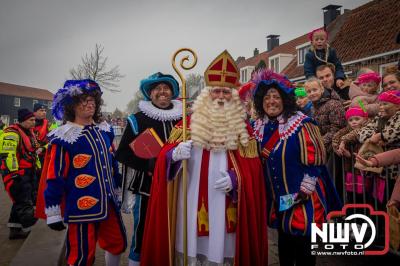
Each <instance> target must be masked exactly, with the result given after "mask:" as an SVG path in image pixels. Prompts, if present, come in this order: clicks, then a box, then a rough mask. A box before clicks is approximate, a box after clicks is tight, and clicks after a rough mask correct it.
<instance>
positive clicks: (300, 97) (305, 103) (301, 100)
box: [294, 87, 312, 117]
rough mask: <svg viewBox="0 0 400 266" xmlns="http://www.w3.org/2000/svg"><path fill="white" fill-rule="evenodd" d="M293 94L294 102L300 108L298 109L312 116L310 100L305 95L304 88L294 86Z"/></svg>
mask: <svg viewBox="0 0 400 266" xmlns="http://www.w3.org/2000/svg"><path fill="white" fill-rule="evenodd" d="M294 94H295V95H296V104H297V106H298V107H299V108H300V111H301V112H303V114H305V115H307V116H309V117H312V102H311V101H310V100H309V99H308V97H307V92H306V89H305V88H303V87H299V88H296V89H295V90H294Z"/></svg>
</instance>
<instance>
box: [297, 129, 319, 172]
mask: <svg viewBox="0 0 400 266" xmlns="http://www.w3.org/2000/svg"><path fill="white" fill-rule="evenodd" d="M298 137H299V142H300V158H301V162H302V163H303V164H304V165H307V166H312V165H324V164H325V162H326V150H325V146H324V143H323V140H322V137H321V133H320V131H319V128H318V126H316V125H315V124H313V123H311V122H306V123H304V124H303V127H302V128H301V130H300V131H299V134H298Z"/></svg>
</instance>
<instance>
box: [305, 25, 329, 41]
mask: <svg viewBox="0 0 400 266" xmlns="http://www.w3.org/2000/svg"><path fill="white" fill-rule="evenodd" d="M317 31H323V32H325V34H326V38H327V39H328V32H327V31H326V30H325V29H324V27H321V28H318V29H315V30H313V31H311V32H310V33H309V34H308V39H309V40H310V41H312V40H313V36H314V34H315V33H316V32H317Z"/></svg>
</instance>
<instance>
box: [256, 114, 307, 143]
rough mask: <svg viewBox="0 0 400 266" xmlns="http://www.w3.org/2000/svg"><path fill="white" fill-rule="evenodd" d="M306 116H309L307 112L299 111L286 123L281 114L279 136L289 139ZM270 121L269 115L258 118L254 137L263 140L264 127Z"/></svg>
mask: <svg viewBox="0 0 400 266" xmlns="http://www.w3.org/2000/svg"><path fill="white" fill-rule="evenodd" d="M306 117H307V116H306V115H305V114H303V113H302V112H300V111H298V112H297V113H296V114H295V115H292V116H291V117H290V118H289V119H288V121H287V122H286V123H285V122H284V119H283V117H282V115H279V116H278V118H277V120H278V122H279V127H278V130H279V138H280V139H288V138H289V137H290V136H291V135H292V134H293V133H295V132H296V131H297V129H298V128H299V126H300V125H301V122H302V121H303V120H304V119H305V118H306ZM269 121H270V120H269V119H268V116H265V117H264V118H263V119H257V120H256V121H255V123H254V126H253V128H254V137H255V138H256V139H257V141H259V142H261V141H262V140H263V137H264V128H265V125H266V124H268V122H269Z"/></svg>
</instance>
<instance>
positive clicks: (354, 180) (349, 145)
mask: <svg viewBox="0 0 400 266" xmlns="http://www.w3.org/2000/svg"><path fill="white" fill-rule="evenodd" d="M346 120H347V127H345V128H342V129H341V130H339V131H338V132H337V133H336V134H335V135H334V136H333V140H332V148H333V150H334V152H335V153H336V154H337V155H339V156H341V157H343V158H344V165H343V166H344V171H345V183H346V191H348V192H355V193H356V194H362V193H363V188H362V184H363V180H362V179H363V177H362V175H361V173H360V171H359V170H358V169H355V172H354V175H353V172H352V160H351V159H350V158H351V151H352V152H357V151H358V150H359V148H360V146H361V145H360V143H359V142H358V132H359V131H360V130H361V128H362V127H363V126H365V125H366V124H367V122H368V113H367V112H365V111H364V110H363V109H361V108H360V107H350V108H349V109H348V110H347V111H346ZM349 150H350V151H349ZM365 181H367V180H365ZM365 183H366V190H367V189H368V188H367V182H365ZM354 184H355V185H354ZM354 189H355V191H354Z"/></svg>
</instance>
